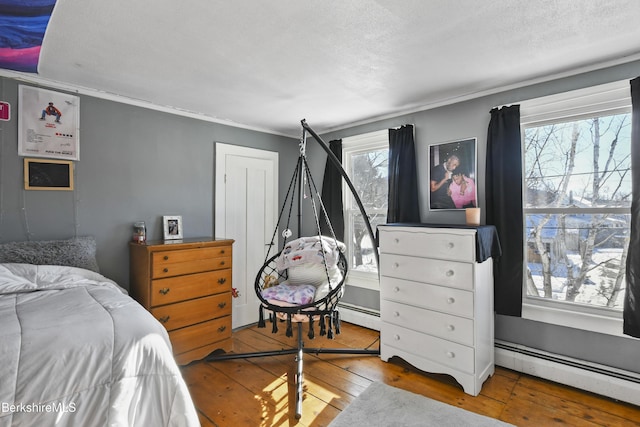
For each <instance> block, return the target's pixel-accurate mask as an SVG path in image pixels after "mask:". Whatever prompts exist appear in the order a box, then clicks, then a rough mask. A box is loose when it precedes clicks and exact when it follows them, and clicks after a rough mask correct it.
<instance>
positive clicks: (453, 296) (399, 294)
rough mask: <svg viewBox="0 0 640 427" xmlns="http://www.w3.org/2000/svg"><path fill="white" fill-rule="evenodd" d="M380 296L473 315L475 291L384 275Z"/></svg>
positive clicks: (420, 305) (438, 309)
mask: <svg viewBox="0 0 640 427" xmlns="http://www.w3.org/2000/svg"><path fill="white" fill-rule="evenodd" d="M380 298H382V299H386V300H390V301H397V302H399V303H403V304H409V305H414V306H417V307H423V308H428V309H432V310H437V311H441V312H444V313H450V314H455V315H457V316H466V317H473V292H471V291H466V290H462V289H455V288H447V287H445V286H436V285H430V284H426V283H420V282H412V281H409V280H402V279H396V278H393V277H384V276H383V277H381V278H380Z"/></svg>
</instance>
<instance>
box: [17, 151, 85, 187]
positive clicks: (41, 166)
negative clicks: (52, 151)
mask: <svg viewBox="0 0 640 427" xmlns="http://www.w3.org/2000/svg"><path fill="white" fill-rule="evenodd" d="M24 189H25V190H67V191H73V162H72V161H70V160H43V159H29V158H25V159H24Z"/></svg>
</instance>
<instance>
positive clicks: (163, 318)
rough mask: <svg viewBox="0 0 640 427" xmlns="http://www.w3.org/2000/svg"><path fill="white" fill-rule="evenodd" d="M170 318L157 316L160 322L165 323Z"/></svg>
mask: <svg viewBox="0 0 640 427" xmlns="http://www.w3.org/2000/svg"><path fill="white" fill-rule="evenodd" d="M170 318H171V316H162V317H161V318H159V319H158V320H159V321H160V322H161V323H167V322H168V321H169V319H170Z"/></svg>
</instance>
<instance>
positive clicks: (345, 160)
mask: <svg viewBox="0 0 640 427" xmlns="http://www.w3.org/2000/svg"><path fill="white" fill-rule="evenodd" d="M385 148H386V149H387V150H388V149H389V130H388V129H383V130H379V131H374V132H368V133H364V134H360V135H354V136H350V137H346V138H343V139H342V164H343V168H344V170H345V172H346V173H347V176H349V179H352V177H351V175H350V174H349V171H350V170H351V159H350V156H351V155H353V154H359V153H364V152H368V151H373V150H380V149H385ZM352 200H353V197H352V196H351V189H350V188H349V187H348V185H347V184H346V182H344V180H343V182H342V203H343V212H344V228H345V230H344V235H345V245H346V246H347V256H348V259H352V256H351V252H352V251H353V248H352V244H351V235H352V234H353V228H352V225H351V224H352V221H351V215H352V214H354V213H355V214H357V215H358V214H360V210H359V209H358V207H357V204H356V203H355V201H354V202H353V203H352V202H351V201H352ZM384 214H385V215H386V212H384ZM374 232H375V230H374ZM347 236H348V237H347ZM379 268H380V266H378V269H379ZM378 277H379V274H378V271H376V272H366V271H358V270H354V269H352V270H350V271H349V275H348V276H347V280H346V284H347V285H349V286H355V287H359V288H364V289H371V290H380V281H379V279H378Z"/></svg>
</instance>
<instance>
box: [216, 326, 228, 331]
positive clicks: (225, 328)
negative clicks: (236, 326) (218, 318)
mask: <svg viewBox="0 0 640 427" xmlns="http://www.w3.org/2000/svg"><path fill="white" fill-rule="evenodd" d="M226 330H227V327H226V326H224V325H222V326H220V327H219V328H218V332H224V331H226Z"/></svg>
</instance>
